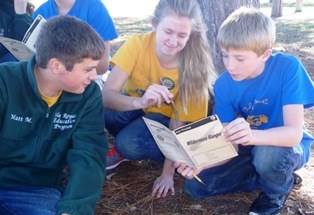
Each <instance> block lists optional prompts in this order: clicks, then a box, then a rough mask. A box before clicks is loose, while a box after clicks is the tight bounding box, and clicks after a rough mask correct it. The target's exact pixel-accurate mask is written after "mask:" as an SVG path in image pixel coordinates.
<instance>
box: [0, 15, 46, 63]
mask: <svg viewBox="0 0 314 215" xmlns="http://www.w3.org/2000/svg"><path fill="white" fill-rule="evenodd" d="M45 21H46V20H45V19H44V18H43V17H42V16H41V15H38V16H37V17H36V19H35V20H34V22H33V23H32V25H31V26H30V27H29V29H28V30H27V32H26V33H25V35H24V37H23V40H22V41H18V40H14V39H10V38H7V37H0V42H1V43H2V44H3V45H4V46H5V47H6V48H7V49H8V50H9V51H10V52H11V53H12V54H13V55H14V56H15V57H16V58H17V59H18V60H19V61H24V60H28V59H30V57H31V56H32V55H33V54H34V53H35V52H36V48H35V42H36V39H37V36H38V33H39V30H40V28H41V25H42V24H43V23H44V22H45Z"/></svg>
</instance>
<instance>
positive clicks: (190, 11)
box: [152, 0, 217, 114]
mask: <svg viewBox="0 0 314 215" xmlns="http://www.w3.org/2000/svg"><path fill="white" fill-rule="evenodd" d="M169 14H175V15H177V16H181V17H188V18H189V19H191V21H192V32H191V35H190V38H189V40H188V41H187V43H186V46H185V47H184V49H183V50H182V51H181V52H180V53H179V71H180V72H179V97H180V100H181V102H182V107H183V109H184V112H185V113H186V114H187V102H188V101H189V102H194V103H195V104H198V105H200V104H201V103H202V102H204V100H205V99H206V98H209V93H212V87H213V83H214V81H215V80H216V77H217V75H216V72H215V71H214V66H213V62H212V59H211V54H210V52H211V50H210V46H209V43H208V40H207V36H206V31H207V28H206V25H205V23H204V19H203V16H202V12H201V9H200V6H199V4H198V3H197V1H196V0H160V1H159V3H158V4H157V6H156V8H155V11H154V15H153V17H152V22H153V23H156V24H158V23H159V22H160V21H161V20H162V19H163V18H164V17H166V16H168V15H169Z"/></svg>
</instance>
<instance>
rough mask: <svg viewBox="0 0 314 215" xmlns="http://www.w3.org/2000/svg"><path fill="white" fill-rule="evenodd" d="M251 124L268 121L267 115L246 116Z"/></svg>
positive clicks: (257, 124) (255, 124)
mask: <svg viewBox="0 0 314 215" xmlns="http://www.w3.org/2000/svg"><path fill="white" fill-rule="evenodd" d="M246 121H247V122H248V123H249V124H250V125H251V126H261V125H262V124H264V123H268V117H267V116H265V115H259V116H248V118H247V120H246Z"/></svg>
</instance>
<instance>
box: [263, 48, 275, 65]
mask: <svg viewBox="0 0 314 215" xmlns="http://www.w3.org/2000/svg"><path fill="white" fill-rule="evenodd" d="M272 53H273V52H272V50H271V49H267V50H266V51H265V52H264V53H263V54H262V59H263V61H264V62H265V61H266V60H267V59H268V58H269V57H270V55H271V54H272Z"/></svg>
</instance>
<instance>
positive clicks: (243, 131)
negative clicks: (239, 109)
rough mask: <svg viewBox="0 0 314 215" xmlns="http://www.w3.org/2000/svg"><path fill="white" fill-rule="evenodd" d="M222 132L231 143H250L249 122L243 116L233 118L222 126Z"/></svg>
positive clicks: (250, 131)
mask: <svg viewBox="0 0 314 215" xmlns="http://www.w3.org/2000/svg"><path fill="white" fill-rule="evenodd" d="M223 133H224V135H225V137H226V139H227V141H229V142H231V143H232V144H241V145H244V146H245V145H250V143H251V142H252V130H251V128H250V124H249V123H248V122H247V121H245V119H244V118H236V119H235V120H233V121H231V122H230V123H228V124H227V125H226V126H224V129H223Z"/></svg>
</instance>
